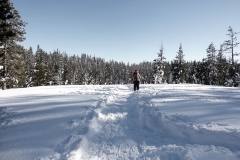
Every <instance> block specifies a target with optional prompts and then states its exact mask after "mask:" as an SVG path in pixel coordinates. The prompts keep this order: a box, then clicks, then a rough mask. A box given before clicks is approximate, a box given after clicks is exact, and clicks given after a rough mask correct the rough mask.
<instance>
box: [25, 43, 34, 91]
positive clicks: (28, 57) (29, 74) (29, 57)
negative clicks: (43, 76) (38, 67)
mask: <svg viewBox="0 0 240 160" xmlns="http://www.w3.org/2000/svg"><path fill="white" fill-rule="evenodd" d="M24 62H25V74H26V78H27V80H26V87H30V86H33V83H32V78H33V73H34V64H35V58H34V55H33V50H32V47H30V48H29V49H28V50H26V51H25V54H24Z"/></svg>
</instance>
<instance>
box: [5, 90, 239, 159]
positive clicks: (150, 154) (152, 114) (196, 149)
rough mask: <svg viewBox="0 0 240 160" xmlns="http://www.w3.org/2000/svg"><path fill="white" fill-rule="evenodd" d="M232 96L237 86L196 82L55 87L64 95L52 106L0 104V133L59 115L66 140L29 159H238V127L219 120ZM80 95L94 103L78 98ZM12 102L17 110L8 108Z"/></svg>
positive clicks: (233, 101)
mask: <svg viewBox="0 0 240 160" xmlns="http://www.w3.org/2000/svg"><path fill="white" fill-rule="evenodd" d="M239 93H240V91H239V88H236V89H235V88H234V89H233V88H231V89H229V90H228V89H226V88H223V87H203V86H202V85H157V86H156V85H141V88H140V90H139V91H137V92H133V91H132V85H113V86H90V87H88V88H87V87H86V86H84V87H79V86H78V87H71V88H68V89H67V90H64V89H63V90H61V89H59V91H58V94H60V95H58V98H61V97H62V96H61V95H62V94H64V95H65V96H63V97H62V99H58V100H57V102H56V100H55V99H51V98H49V96H46V97H38V96H36V97H35V100H36V102H34V101H31V102H24V103H23V102H22V100H25V99H26V98H25V99H24V98H23V99H21V97H17V98H15V99H14V100H13V101H12V103H9V105H1V106H0V107H1V108H0V116H1V119H0V122H1V125H0V135H1V134H3V133H4V132H1V131H4V130H8V129H11V128H13V129H14V127H18V125H19V124H24V123H25V122H30V121H31V122H38V121H44V120H45V119H46V117H47V118H57V119H60V118H61V119H63V118H65V119H64V121H65V124H64V125H63V126H62V127H63V128H65V130H66V131H65V132H64V133H65V136H64V137H63V136H59V137H62V139H58V140H55V142H56V141H58V143H56V144H55V145H54V146H52V147H50V148H52V149H51V152H48V155H45V156H43V155H41V156H35V160H55V159H59V160H78V159H102V160H112V159H138V160H140V159H144V160H147V159H156V160H158V159H161V160H162V159H163V160H168V159H174V160H175V159H176V160H178V159H179V160H194V159H240V128H239V125H237V124H234V123H233V125H231V124H228V123H225V121H224V120H225V119H226V118H227V117H225V116H228V115H230V116H231V115H232V116H233V115H236V116H237V115H239V113H240V110H239V107H236V106H239V105H238V104H240V103H239V102H240V100H239V98H240V96H239ZM80 95H84V96H89V95H90V96H91V95H92V96H94V98H92V100H91V98H89V99H90V100H91V101H88V100H89V99H87V100H86V101H87V102H84V99H81V100H80V101H77V100H76V99H77V97H78V96H80ZM32 97H33V98H34V96H32ZM39 98H42V100H41V99H40V100H39ZM55 98H56V97H55ZM37 100H39V101H37ZM46 100H47V101H46ZM5 101H6V100H5ZM43 101H46V102H43ZM70 101H71V104H68V103H69V102H70ZM79 102H82V103H83V104H82V105H80V106H81V108H80V109H77V110H76V113H72V112H70V111H69V112H68V109H66V106H68V107H69V106H70V109H73V108H74V109H75V107H76V106H79V104H78V103H79ZM17 103H20V104H19V108H18V109H15V110H14V109H11V108H13V107H14V106H16V105H18V104H17ZM39 103H41V104H39ZM23 104H24V105H29V106H34V105H37V106H38V107H36V108H29V107H26V106H25V107H23V106H21V105H23ZM231 105H233V106H235V107H232V106H231ZM49 106H51V109H49ZM54 106H55V107H56V108H57V109H58V110H61V112H59V113H57V114H54V113H52V114H50V113H51V112H52V111H56V108H54ZM218 106H220V107H219V109H218ZM223 106H224V107H223ZM204 108H206V113H205V109H204ZM191 109H192V111H191ZM198 110H199V113H198ZM46 111H47V112H50V113H49V116H48V115H46ZM41 112H42V114H45V115H44V116H42V117H41V116H39V115H41ZM65 112H67V113H66V114H68V116H66V115H65ZM191 112H194V114H190V113H191ZM209 112H210V113H209ZM214 112H216V113H214ZM234 112H235V114H234ZM63 113H64V114H63ZM224 113H226V115H225V114H224ZM36 116H37V117H36ZM50 116H51V117H50ZM52 116H55V117H52ZM69 117H72V118H69ZM231 118H234V117H230V120H229V121H230V122H232V121H231ZM205 120H212V121H205ZM54 124H57V123H56V122H55V123H54ZM43 125H45V124H43ZM236 126H237V127H236ZM20 127H21V125H20ZM23 129H24V128H23ZM57 131H58V130H56V132H57ZM50 137H51V136H50ZM0 142H1V141H0ZM20 142H21V141H20ZM1 143H3V141H2V142H1ZM34 143H37V142H36V141H34ZM3 148H4V147H0V156H1V155H2V156H3V157H4V155H3V153H5V152H1V150H4V149H3ZM43 153H44V151H43ZM5 157H6V156H5Z"/></svg>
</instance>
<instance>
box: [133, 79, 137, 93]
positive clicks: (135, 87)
mask: <svg viewBox="0 0 240 160" xmlns="http://www.w3.org/2000/svg"><path fill="white" fill-rule="evenodd" d="M133 84H134V86H133V89H134V91H136V89H137V81H134V82H133Z"/></svg>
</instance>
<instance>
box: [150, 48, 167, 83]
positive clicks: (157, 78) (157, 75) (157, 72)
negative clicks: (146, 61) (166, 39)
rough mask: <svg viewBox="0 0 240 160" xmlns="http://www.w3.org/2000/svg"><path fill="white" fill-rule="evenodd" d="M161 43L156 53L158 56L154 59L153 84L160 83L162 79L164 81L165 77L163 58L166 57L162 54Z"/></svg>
mask: <svg viewBox="0 0 240 160" xmlns="http://www.w3.org/2000/svg"><path fill="white" fill-rule="evenodd" d="M163 50H164V49H163V45H161V49H160V52H159V53H158V58H157V59H155V60H154V69H153V71H154V75H153V82H154V84H160V83H162V82H164V81H166V79H164V68H165V65H164V63H165V62H164V60H165V59H166V58H165V57H164V56H163Z"/></svg>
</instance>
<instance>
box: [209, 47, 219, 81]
mask: <svg viewBox="0 0 240 160" xmlns="http://www.w3.org/2000/svg"><path fill="white" fill-rule="evenodd" d="M206 51H207V63H208V68H207V72H208V73H207V76H208V79H209V84H210V85H216V84H217V68H216V66H215V65H216V49H215V46H214V44H213V43H211V44H210V45H209V46H208V48H207V49H206Z"/></svg>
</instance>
